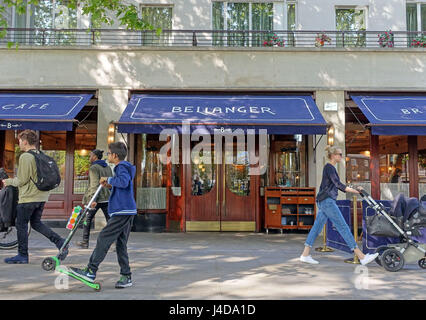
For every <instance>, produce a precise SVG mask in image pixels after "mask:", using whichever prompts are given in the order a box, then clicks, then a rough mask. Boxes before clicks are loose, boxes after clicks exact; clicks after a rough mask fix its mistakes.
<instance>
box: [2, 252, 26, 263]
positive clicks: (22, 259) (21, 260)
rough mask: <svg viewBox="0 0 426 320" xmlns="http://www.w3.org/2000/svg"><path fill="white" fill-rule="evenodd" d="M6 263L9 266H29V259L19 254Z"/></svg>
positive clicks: (6, 260) (8, 259) (5, 260)
mask: <svg viewBox="0 0 426 320" xmlns="http://www.w3.org/2000/svg"><path fill="white" fill-rule="evenodd" d="M4 262H6V263H9V264H28V257H25V256H21V255H20V254H18V255H17V256H15V257H12V258H6V259H4Z"/></svg>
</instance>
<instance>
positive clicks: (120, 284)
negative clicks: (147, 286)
mask: <svg viewBox="0 0 426 320" xmlns="http://www.w3.org/2000/svg"><path fill="white" fill-rule="evenodd" d="M132 285H133V282H132V279H131V277H130V276H123V275H122V276H121V277H120V280H118V281H117V282H116V283H115V287H116V288H117V289H122V288H127V287H131V286H132Z"/></svg>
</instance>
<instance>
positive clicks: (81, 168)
mask: <svg viewBox="0 0 426 320" xmlns="http://www.w3.org/2000/svg"><path fill="white" fill-rule="evenodd" d="M89 168H90V160H89V156H81V155H79V154H78V152H77V151H75V152H74V172H75V175H76V176H85V175H87V173H88V172H89Z"/></svg>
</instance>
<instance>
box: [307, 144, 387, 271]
mask: <svg viewBox="0 0 426 320" xmlns="http://www.w3.org/2000/svg"><path fill="white" fill-rule="evenodd" d="M325 150H326V153H327V156H328V159H329V162H328V163H327V164H326V165H325V166H324V169H323V175H322V181H321V186H320V190H319V192H318V195H317V203H318V208H319V210H318V214H317V217H316V219H315V223H314V225H313V227H312V229H311V231H310V232H309V234H308V237H307V239H306V242H305V249H304V250H303V253H302V255H301V256H300V261H302V262H305V263H310V264H318V263H319V262H318V261H316V260H314V259H313V258H312V257H311V255H310V254H309V253H310V250H311V248H312V245H313V244H314V241H315V239H316V238H317V237H318V235H319V233H320V232H321V230H322V229H323V227H324V224H325V223H326V222H327V220H328V219H330V220H331V222H332V223H333V225H334V227H335V228H336V229H337V231H338V232H339V233H340V235H341V236H342V238H343V239H344V240H345V242H346V244H347V245H348V246H349V248H350V249H351V250H352V251H354V253H355V254H356V255H357V257H358V258H359V260H360V262H361V264H362V265H366V264H368V263H370V262H371V261H373V260H374V259H376V257H377V256H378V255H379V254H378V253H375V254H364V253H363V252H362V251H361V250H360V249H359V248H358V246H357V244H356V242H355V239H354V237H353V235H352V233H351V231H350V229H349V226H348V225H347V223H346V221H345V219H344V218H343V216H342V213H341V212H340V210H339V208H338V207H337V204H336V199H337V194H338V190H340V191H342V192H350V193H359V192H358V190H355V189H353V188H350V187H347V186H346V185H344V184H343V183H341V182H340V179H339V175H338V174H337V170H336V168H335V165H336V164H337V163H339V162H340V161H342V156H343V153H342V150H341V149H340V148H338V147H331V146H328V147H327V148H326V149H325ZM358 189H360V187H358Z"/></svg>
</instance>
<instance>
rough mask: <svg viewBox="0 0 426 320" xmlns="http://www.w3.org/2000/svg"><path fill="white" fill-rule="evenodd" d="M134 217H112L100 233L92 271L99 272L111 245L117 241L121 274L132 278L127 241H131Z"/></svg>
mask: <svg viewBox="0 0 426 320" xmlns="http://www.w3.org/2000/svg"><path fill="white" fill-rule="evenodd" d="M132 222H133V216H112V217H111V218H110V219H109V220H108V223H107V225H106V226H105V228H103V229H102V231H101V232H100V233H99V236H98V240H97V242H96V248H95V250H93V253H92V255H91V256H90V260H89V264H88V265H87V266H88V267H89V268H90V270H92V271H93V272H97V271H98V268H99V265H100V264H101V263H102V261H103V260H104V259H105V256H106V255H107V253H108V250H109V248H110V246H111V244H112V243H113V242H114V241H117V245H116V251H117V258H118V264H119V265H120V274H121V275H123V276H130V275H131V274H132V273H131V272H130V266H129V256H128V254H127V241H128V240H129V235H130V229H131V227H132Z"/></svg>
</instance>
